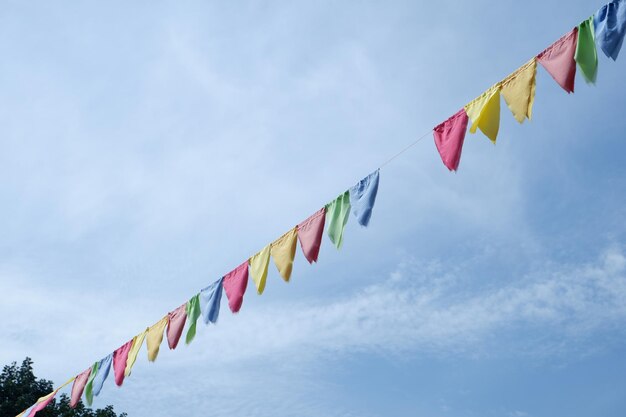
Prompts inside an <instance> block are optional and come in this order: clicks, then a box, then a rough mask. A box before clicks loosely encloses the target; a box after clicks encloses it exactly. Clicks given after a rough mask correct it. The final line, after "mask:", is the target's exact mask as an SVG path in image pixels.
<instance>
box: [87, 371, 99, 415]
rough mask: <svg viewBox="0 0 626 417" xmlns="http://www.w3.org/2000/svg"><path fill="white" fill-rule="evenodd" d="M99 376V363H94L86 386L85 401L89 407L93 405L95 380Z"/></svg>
mask: <svg viewBox="0 0 626 417" xmlns="http://www.w3.org/2000/svg"><path fill="white" fill-rule="evenodd" d="M97 374H98V362H94V364H93V365H92V366H91V373H90V374H89V379H87V385H86V386H85V400H86V401H87V405H88V406H90V407H91V405H92V404H93V380H94V378H95V377H96V375H97Z"/></svg>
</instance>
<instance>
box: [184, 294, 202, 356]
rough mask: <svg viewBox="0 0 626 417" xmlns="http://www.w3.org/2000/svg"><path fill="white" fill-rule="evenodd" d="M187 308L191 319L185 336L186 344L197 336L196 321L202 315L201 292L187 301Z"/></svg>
mask: <svg viewBox="0 0 626 417" xmlns="http://www.w3.org/2000/svg"><path fill="white" fill-rule="evenodd" d="M185 309H186V310H187V318H188V319H189V327H187V336H185V344H187V345H188V344H189V343H191V342H192V341H193V338H194V337H196V322H197V321H198V317H200V294H196V295H194V296H193V297H191V298H190V299H189V301H187V305H186V306H185Z"/></svg>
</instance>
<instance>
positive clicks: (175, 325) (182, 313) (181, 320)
mask: <svg viewBox="0 0 626 417" xmlns="http://www.w3.org/2000/svg"><path fill="white" fill-rule="evenodd" d="M168 315H169V321H168V323H167V345H168V346H169V347H170V349H176V346H178V341H179V340H180V336H181V335H182V334H183V328H184V327H185V322H186V321H187V303H185V304H183V305H182V306H180V307H178V308H177V309H176V310H174V311H171V312H170V313H168Z"/></svg>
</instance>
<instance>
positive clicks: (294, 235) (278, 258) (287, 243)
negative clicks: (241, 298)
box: [226, 227, 298, 294]
mask: <svg viewBox="0 0 626 417" xmlns="http://www.w3.org/2000/svg"><path fill="white" fill-rule="evenodd" d="M297 243H298V230H297V228H295V227H294V228H293V229H291V230H290V231H288V232H287V233H285V234H284V235H282V236H281V237H279V238H278V239H276V240H275V241H274V242H272V243H271V244H270V247H271V249H270V254H271V255H272V258H273V259H274V264H276V268H278V273H279V274H280V276H281V277H283V279H284V280H285V281H287V282H289V278H290V277H291V270H292V268H293V258H294V257H295V256H296V245H297ZM226 294H228V293H226Z"/></svg>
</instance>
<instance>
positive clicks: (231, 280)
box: [222, 261, 248, 313]
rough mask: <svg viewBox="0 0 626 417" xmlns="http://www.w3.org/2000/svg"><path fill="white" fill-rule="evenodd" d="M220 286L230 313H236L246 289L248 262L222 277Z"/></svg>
mask: <svg viewBox="0 0 626 417" xmlns="http://www.w3.org/2000/svg"><path fill="white" fill-rule="evenodd" d="M222 285H223V286H224V291H225V292H226V297H227V298H228V307H230V311H232V312H233V313H237V312H238V311H239V309H241V304H242V303H243V295H244V294H245V293H246V287H247V286H248V261H246V262H244V263H242V264H241V265H239V266H238V267H237V268H235V269H233V270H232V271H230V272H229V273H228V274H226V275H224V282H223V284H222Z"/></svg>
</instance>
